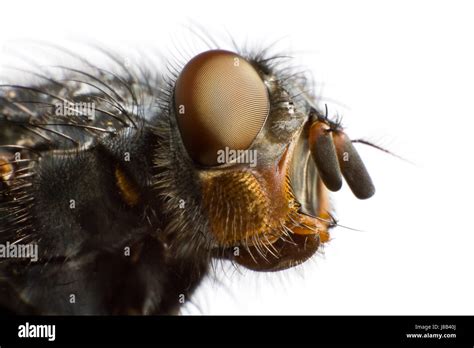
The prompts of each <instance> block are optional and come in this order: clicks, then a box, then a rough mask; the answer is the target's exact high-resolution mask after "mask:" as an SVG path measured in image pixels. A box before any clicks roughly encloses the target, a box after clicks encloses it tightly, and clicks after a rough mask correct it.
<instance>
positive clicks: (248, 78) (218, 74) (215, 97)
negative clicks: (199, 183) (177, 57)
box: [174, 50, 270, 166]
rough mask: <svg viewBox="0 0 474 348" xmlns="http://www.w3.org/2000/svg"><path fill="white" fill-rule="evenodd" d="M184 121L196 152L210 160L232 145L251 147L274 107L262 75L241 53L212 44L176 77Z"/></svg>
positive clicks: (178, 112)
mask: <svg viewBox="0 0 474 348" xmlns="http://www.w3.org/2000/svg"><path fill="white" fill-rule="evenodd" d="M174 104H175V111H176V118H177V122H178V127H179V130H180V132H181V137H182V139H183V143H184V145H185V147H186V150H187V151H188V154H189V155H190V157H191V158H192V159H193V160H194V161H195V162H197V163H199V164H201V165H205V166H214V165H217V164H219V163H218V161H217V158H218V156H217V153H218V151H219V150H223V149H225V148H226V147H228V148H229V149H232V150H245V149H247V148H248V147H249V146H250V145H251V144H252V142H253V140H254V139H255V137H256V136H257V134H258V133H259V132H260V130H261V129H262V127H263V125H264V123H265V120H266V118H267V116H268V113H269V110H270V103H269V98H268V92H267V89H266V87H265V84H264V83H263V81H262V79H261V77H260V75H259V74H258V73H257V71H256V70H255V68H254V67H253V66H252V65H251V64H250V63H249V62H248V61H247V60H245V58H242V57H241V56H239V55H237V54H236V53H233V52H229V51H223V50H212V51H207V52H204V53H201V54H199V55H197V56H196V57H194V58H193V59H192V60H191V61H189V63H188V64H186V66H185V67H184V69H183V71H182V72H181V74H180V75H179V77H178V80H177V81H176V86H175V91H174Z"/></svg>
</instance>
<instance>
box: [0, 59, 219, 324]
mask: <svg viewBox="0 0 474 348" xmlns="http://www.w3.org/2000/svg"><path fill="white" fill-rule="evenodd" d="M91 69H92V70H93V72H92V73H94V75H92V73H91V75H89V73H86V72H82V71H81V72H77V73H76V74H75V76H76V77H75V78H71V79H70V80H68V81H67V82H57V81H53V80H51V82H49V83H47V84H42V85H40V86H38V87H19V86H2V89H1V92H0V140H1V141H0V146H1V148H0V149H1V151H2V152H1V155H2V158H3V159H4V164H3V167H4V168H5V167H6V166H11V169H12V172H11V176H9V177H8V179H7V178H6V177H4V179H5V180H3V181H1V182H0V185H1V186H0V232H1V233H0V243H3V244H5V243H6V242H10V243H13V242H15V241H16V242H17V244H35V245H37V246H38V254H39V255H38V260H37V261H31V260H28V259H20V258H18V259H15V258H9V259H1V260H0V306H1V308H2V311H4V312H7V313H17V314H99V315H101V314H171V313H177V312H178V311H179V306H180V305H181V304H182V303H184V302H185V301H186V300H187V299H188V297H189V296H190V294H191V292H192V291H193V290H194V288H195V287H196V285H197V284H198V283H199V281H200V280H201V279H202V277H203V276H204V275H205V274H206V271H207V268H208V266H209V260H210V256H209V252H208V251H204V249H203V248H202V247H201V246H202V245H204V244H205V243H206V241H205V240H204V239H203V238H200V237H199V236H202V234H200V233H199V232H198V230H199V229H200V228H201V227H202V225H199V224H197V223H196V221H199V218H198V217H197V218H196V219H195V220H194V225H193V227H189V228H184V229H183V228H182V227H186V226H187V221H185V218H186V217H192V216H195V215H196V214H195V213H193V209H197V206H195V205H194V204H193V201H192V199H189V198H190V197H191V198H192V197H193V193H192V192H194V191H195V189H194V188H193V187H188V186H189V185H192V183H190V182H189V181H188V179H187V176H188V175H189V173H187V172H186V170H185V168H184V169H183V168H180V159H179V158H176V157H179V156H178V154H177V153H176V152H174V151H173V147H172V144H171V138H172V135H171V132H170V128H169V127H170V124H169V121H168V118H167V114H166V111H165V108H163V107H161V106H160V105H159V104H160V101H163V100H166V98H167V97H168V96H169V95H167V92H166V88H164V87H163V86H164V82H163V81H161V80H160V79H152V78H151V77H149V76H148V77H146V78H145V77H142V78H141V79H139V78H137V77H136V76H132V75H131V74H128V75H127V76H125V77H118V76H117V75H115V74H113V73H108V72H104V71H101V70H99V69H98V68H91ZM73 80H74V81H73ZM77 81H81V82H77ZM140 81H141V82H140ZM145 81H146V85H145ZM84 86H87V87H90V89H89V91H87V92H85V93H84V91H83V87H84ZM137 93H140V97H138V96H137ZM112 95H113V96H112ZM65 100H67V101H68V102H69V103H78V102H84V101H86V102H89V103H91V102H93V103H94V104H95V105H96V115H95V118H94V119H88V118H85V117H81V115H74V116H70V115H69V116H61V115H57V114H55V110H56V105H57V103H62V102H64V101H65ZM145 101H148V102H149V103H148V104H147V103H145ZM146 105H148V106H146ZM127 108H129V109H127ZM181 169H183V170H181ZM178 178H179V179H178ZM181 190H185V191H186V192H187V193H186V194H183V195H182V196H180V193H179V192H180V191H181ZM182 200H186V203H185V204H186V211H187V214H184V209H181V210H180V203H182V202H183V201H182ZM181 205H182V204H181ZM182 208H184V207H182ZM190 213H191V215H189V214H190ZM177 230H179V231H184V235H182V236H178V237H176V236H174V234H175V231H177ZM186 234H188V235H187V236H186ZM196 235H199V236H197V237H196ZM182 243H186V245H184V244H182Z"/></svg>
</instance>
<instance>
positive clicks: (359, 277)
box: [0, 0, 474, 315]
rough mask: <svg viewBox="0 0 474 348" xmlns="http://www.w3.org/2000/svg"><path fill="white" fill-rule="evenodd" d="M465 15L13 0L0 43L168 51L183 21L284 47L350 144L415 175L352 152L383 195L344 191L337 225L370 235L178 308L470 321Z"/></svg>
mask: <svg viewBox="0 0 474 348" xmlns="http://www.w3.org/2000/svg"><path fill="white" fill-rule="evenodd" d="M471 4H472V3H469V2H467V1H466V2H463V1H444V2H439V1H315V0H308V1H302V0H291V1H287V0H286V1H275V0H266V1H263V0H252V1H248V0H242V1H217V0H212V1H176V0H172V1H171V0H170V1H138V0H135V1H128V2H125V1H116V0H114V1H84V0H81V1H80V2H70V3H67V2H65V1H31V2H23V1H15V2H13V1H9V2H5V3H2V5H1V8H0V11H1V14H2V15H1V17H2V18H1V21H0V48H2V49H3V50H4V51H3V52H9V51H15V50H17V49H18V48H19V47H20V48H21V46H22V42H23V41H22V40H24V39H35V40H47V41H50V42H51V41H52V42H59V43H61V42H68V40H69V39H71V38H73V39H74V40H77V39H79V40H82V41H84V42H88V41H89V40H91V41H92V40H95V41H99V42H105V43H107V45H108V47H112V48H113V47H114V46H120V47H122V48H124V47H125V48H126V49H129V50H133V47H139V48H140V49H142V48H145V49H147V48H149V47H150V48H153V49H154V50H155V49H156V50H157V51H161V52H164V53H165V54H167V52H176V48H173V42H176V41H179V44H178V46H179V45H187V44H189V43H190V41H191V42H192V41H193V40H195V36H192V35H190V33H189V31H188V30H187V29H186V26H187V25H189V24H190V23H192V22H196V23H199V24H200V25H201V26H202V27H204V28H205V31H209V33H210V34H212V35H216V36H219V37H222V36H224V37H225V36H226V35H227V34H226V33H227V32H229V33H231V34H232V36H233V37H234V38H235V39H236V41H237V42H245V41H248V42H249V44H250V46H251V44H252V43H254V44H262V43H263V44H270V43H272V42H273V41H275V40H278V39H281V41H279V42H278V44H277V47H278V48H279V49H280V50H281V51H282V52H283V53H291V54H292V55H293V56H295V64H303V65H304V66H306V67H307V69H308V71H310V72H312V74H313V75H314V78H315V80H316V82H317V91H318V92H319V93H320V94H321V96H322V99H321V102H322V103H324V102H327V103H328V105H329V108H330V110H331V111H333V112H338V113H339V114H342V115H343V116H344V124H345V125H346V127H347V132H348V134H349V135H350V136H351V137H353V138H356V137H366V138H369V139H371V140H373V141H375V142H376V143H378V144H380V145H383V146H385V147H387V148H389V149H390V150H391V151H393V152H395V153H397V154H399V155H401V156H403V157H405V158H407V159H409V160H410V161H412V162H414V163H415V165H411V164H408V163H406V162H403V161H400V160H398V159H395V158H393V157H391V156H389V155H386V154H383V153H381V152H378V151H376V150H373V149H370V148H366V147H363V146H359V149H360V153H361V155H362V157H363V158H364V160H365V163H366V165H367V167H368V169H369V170H370V173H371V175H372V177H373V180H374V182H375V185H376V188H377V193H376V195H375V196H374V197H373V198H372V199H370V200H368V201H358V200H357V199H356V198H355V197H354V196H353V195H352V194H351V193H350V191H349V190H348V189H347V187H344V188H343V190H342V191H341V192H339V193H337V194H335V195H334V199H335V201H336V207H337V212H338V214H337V215H338V217H339V220H340V223H341V224H343V225H347V226H350V227H353V228H357V229H360V230H363V232H357V231H352V230H348V229H343V228H337V229H335V230H334V231H333V234H332V236H333V240H332V241H331V242H330V243H329V244H328V245H327V246H326V248H325V250H324V255H322V254H319V255H318V256H316V257H314V258H313V259H312V260H311V261H310V262H308V263H306V264H305V265H303V266H302V267H298V268H295V269H292V270H288V271H284V272H281V273H275V274H256V273H252V272H250V271H245V270H243V269H239V270H237V271H236V270H234V269H232V268H229V267H228V265H223V267H221V266H219V267H218V270H219V271H218V272H217V274H216V275H215V277H211V278H210V279H209V280H207V281H206V282H205V284H204V286H202V287H201V288H200V289H199V291H198V292H197V293H196V296H195V297H194V299H193V304H188V305H187V306H186V307H185V308H184V309H183V313H185V314H201V313H203V314H471V315H472V314H474V301H473V299H472V296H473V295H472V294H474V281H473V266H474V253H473V251H472V249H473V247H474V228H473V221H472V217H473V215H474V211H473V205H472V196H473V194H474V190H473V184H472V180H473V179H472V177H473V166H472V161H473V160H474V158H473V152H472V140H471V139H472V135H471V132H472V126H473V116H474V115H473V106H472V102H473V97H474V95H473V91H474V45H473V33H474V21H473V20H472V15H473V13H474V11H473V10H474V8H473V7H472V5H471ZM6 56H7V54H3V53H2V55H1V56H0V65H1V64H2V63H4V65H6V63H5V61H6V58H5V57H6ZM152 57H153V55H152ZM31 58H33V59H35V56H34V55H31ZM152 60H153V59H152ZM51 63H52V64H55V63H57V61H52V62H51ZM161 67H162V63H161V62H160V61H159V60H158V59H157V60H156V69H160V68H161ZM3 72H4V71H3V70H2V73H3Z"/></svg>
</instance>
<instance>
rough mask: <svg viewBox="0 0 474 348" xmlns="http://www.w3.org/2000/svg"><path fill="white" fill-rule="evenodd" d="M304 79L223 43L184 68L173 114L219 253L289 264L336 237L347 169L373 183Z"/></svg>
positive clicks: (361, 182)
mask: <svg viewBox="0 0 474 348" xmlns="http://www.w3.org/2000/svg"><path fill="white" fill-rule="evenodd" d="M303 89H304V86H302V85H301V83H300V81H297V80H295V79H293V78H291V77H287V76H284V75H282V74H281V73H279V72H278V71H277V70H275V69H272V68H270V67H268V66H267V65H265V63H264V61H262V60H260V61H259V60H258V59H251V58H249V59H246V58H244V57H242V56H240V55H238V54H236V53H233V52H229V51H223V50H211V51H207V52H204V53H201V54H200V55H198V56H196V57H194V58H193V59H192V60H190V61H189V62H188V63H187V65H186V66H185V67H184V68H183V70H182V71H181V73H180V75H179V76H178V78H177V80H176V82H175V86H174V90H173V102H172V103H170V104H172V105H173V107H174V108H173V110H172V114H173V115H174V117H171V120H170V121H171V123H172V124H173V125H174V127H172V129H177V130H178V131H176V133H175V137H174V138H175V141H176V143H177V144H176V145H177V147H178V148H179V149H180V152H181V154H182V156H183V157H185V158H186V160H187V161H188V163H189V166H190V168H191V170H192V171H194V172H195V173H196V187H198V190H199V191H200V195H201V197H202V209H203V212H204V215H205V217H206V220H207V224H206V225H207V226H208V228H207V231H208V233H210V234H211V239H212V248H213V249H214V252H215V255H217V256H221V257H224V258H229V259H231V260H234V261H235V262H237V263H239V264H241V265H244V266H245V267H247V268H250V269H253V270H258V271H276V270H280V269H285V268H288V267H292V266H294V265H297V264H299V263H301V262H303V261H305V260H306V259H308V258H309V257H310V256H311V255H313V254H314V253H315V252H316V250H317V249H318V247H319V246H320V245H321V244H322V243H325V242H327V241H328V240H329V229H330V228H331V227H332V226H333V225H334V220H333V218H332V215H331V206H330V204H329V199H328V189H329V190H331V191H337V190H339V189H340V188H341V186H342V177H344V178H345V180H346V181H347V183H348V184H349V186H350V188H351V189H352V191H353V192H354V194H355V195H356V196H357V197H358V198H360V199H365V198H369V197H370V196H372V194H373V193H374V187H373V185H372V182H371V179H370V177H369V175H368V173H367V171H366V169H365V167H364V164H363V162H362V160H361V159H360V157H359V155H358V154H357V151H356V150H355V148H354V147H353V145H352V142H351V141H350V139H349V138H348V137H347V136H346V135H345V133H344V132H343V131H342V129H341V127H340V126H339V125H338V124H336V123H335V122H332V121H330V120H329V119H328V117H327V115H325V116H323V115H322V114H321V113H320V112H319V111H318V110H317V109H316V108H315V107H313V106H312V105H313V101H312V100H311V98H310V97H309V96H307V95H306V94H305V93H304V92H303Z"/></svg>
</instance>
